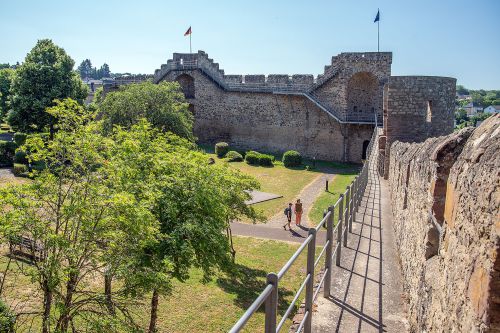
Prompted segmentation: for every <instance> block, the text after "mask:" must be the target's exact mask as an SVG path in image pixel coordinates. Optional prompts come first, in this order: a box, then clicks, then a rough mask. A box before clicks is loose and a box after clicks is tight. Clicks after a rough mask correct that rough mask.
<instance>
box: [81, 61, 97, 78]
mask: <svg viewBox="0 0 500 333" xmlns="http://www.w3.org/2000/svg"><path fill="white" fill-rule="evenodd" d="M93 70H94V69H93V67H92V62H91V61H90V59H85V60H84V61H82V63H81V64H80V65H79V66H78V68H77V72H78V74H80V77H81V78H82V79H85V78H91V77H93Z"/></svg>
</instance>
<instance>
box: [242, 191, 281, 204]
mask: <svg viewBox="0 0 500 333" xmlns="http://www.w3.org/2000/svg"><path fill="white" fill-rule="evenodd" d="M248 193H250V195H251V196H252V199H250V200H247V201H245V203H246V204H247V205H254V204H256V203H259V202H264V201H269V200H274V199H278V198H281V197H283V196H282V195H279V194H274V193H267V192H261V191H257V190H252V191H248Z"/></svg>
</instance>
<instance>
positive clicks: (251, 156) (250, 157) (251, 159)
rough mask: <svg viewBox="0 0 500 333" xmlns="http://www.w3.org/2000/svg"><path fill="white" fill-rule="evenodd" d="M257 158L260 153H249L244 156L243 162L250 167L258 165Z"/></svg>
mask: <svg viewBox="0 0 500 333" xmlns="http://www.w3.org/2000/svg"><path fill="white" fill-rule="evenodd" d="M259 157H260V153H258V152H256V151H253V150H251V151H249V152H247V153H246V154H245V162H247V163H248V164H251V165H258V164H259Z"/></svg>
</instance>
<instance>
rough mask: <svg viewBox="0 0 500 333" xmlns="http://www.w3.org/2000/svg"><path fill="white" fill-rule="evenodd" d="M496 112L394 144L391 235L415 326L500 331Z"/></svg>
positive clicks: (499, 134)
mask: <svg viewBox="0 0 500 333" xmlns="http://www.w3.org/2000/svg"><path fill="white" fill-rule="evenodd" d="M499 151H500V115H496V116H493V117H490V118H489V119H488V120H486V121H485V122H484V123H483V124H482V125H481V126H480V127H478V128H477V129H472V128H468V129H464V130H462V131H459V132H456V133H453V134H449V135H447V136H442V137H437V138H430V139H428V140H426V141H425V142H423V143H403V142H399V141H396V142H394V143H392V145H391V153H390V163H389V170H388V174H389V181H390V188H391V201H392V202H391V204H392V212H393V216H394V229H395V233H396V241H397V244H398V247H399V251H400V256H401V265H402V271H403V275H404V286H405V290H406V292H407V293H408V298H409V302H410V307H409V321H410V324H411V327H412V331H414V332H423V331H426V332H486V331H488V332H499V331H500V257H499V253H498V250H499V246H500V219H499V217H500V154H499Z"/></svg>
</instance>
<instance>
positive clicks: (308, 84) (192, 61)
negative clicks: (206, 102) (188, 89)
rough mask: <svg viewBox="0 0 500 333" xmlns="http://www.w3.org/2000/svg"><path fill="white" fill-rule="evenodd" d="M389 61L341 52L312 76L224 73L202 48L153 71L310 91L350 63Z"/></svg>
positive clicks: (229, 86) (231, 85) (387, 56)
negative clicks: (194, 73) (192, 72)
mask: <svg viewBox="0 0 500 333" xmlns="http://www.w3.org/2000/svg"><path fill="white" fill-rule="evenodd" d="M373 62H383V63H386V64H390V63H391V62H392V53H391V52H344V53H341V54H339V55H336V56H333V57H332V58H331V64H330V65H326V66H325V69H324V72H323V73H322V74H319V75H318V76H317V77H316V78H315V77H314V75H312V74H293V75H288V74H269V75H267V76H266V75H264V74H252V75H240V74H236V75H235V74H232V75H225V73H224V70H222V69H220V66H219V64H218V63H216V62H214V60H213V59H211V58H209V57H208V54H207V53H206V52H204V51H198V52H197V53H174V54H173V57H172V59H169V60H168V61H167V63H166V64H163V65H161V67H160V69H157V70H156V71H155V75H154V76H155V78H154V81H155V82H160V81H161V80H162V79H163V77H165V76H166V75H167V74H168V73H169V72H170V71H185V70H194V69H199V70H201V71H202V72H204V73H205V74H206V75H208V76H210V78H211V79H213V80H214V81H215V82H216V83H217V84H219V86H221V87H222V88H223V89H225V90H230V91H232V90H236V91H251V92H279V93H283V92H287V91H288V92H291V93H311V92H312V91H313V90H314V89H316V88H317V87H319V86H321V85H322V84H324V83H325V82H327V81H328V80H330V79H331V78H332V77H334V76H335V75H337V74H338V73H339V70H340V69H342V68H346V67H349V66H352V64H353V63H356V64H358V65H359V64H363V63H373Z"/></svg>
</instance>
